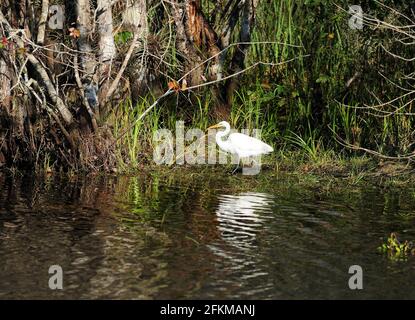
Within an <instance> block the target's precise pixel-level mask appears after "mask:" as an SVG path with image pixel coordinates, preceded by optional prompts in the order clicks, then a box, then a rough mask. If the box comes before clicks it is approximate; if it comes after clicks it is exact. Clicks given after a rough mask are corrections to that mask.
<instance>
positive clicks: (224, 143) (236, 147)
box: [208, 121, 274, 172]
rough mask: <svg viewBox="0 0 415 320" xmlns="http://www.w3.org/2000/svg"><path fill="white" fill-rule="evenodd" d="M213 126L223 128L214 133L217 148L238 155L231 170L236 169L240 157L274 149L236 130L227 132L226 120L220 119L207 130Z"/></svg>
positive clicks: (229, 127)
mask: <svg viewBox="0 0 415 320" xmlns="http://www.w3.org/2000/svg"><path fill="white" fill-rule="evenodd" d="M215 128H225V130H224V131H219V132H218V133H216V143H217V144H218V146H219V148H221V149H222V150H223V151H225V152H229V153H230V154H236V155H237V156H238V165H237V167H236V169H235V170H234V171H233V172H235V171H236V170H237V169H238V167H239V161H240V160H241V158H247V157H251V156H258V155H261V154H267V153H270V152H272V151H274V149H273V148H272V147H271V146H270V145H268V144H266V143H264V142H262V141H261V140H259V139H256V138H253V137H250V136H248V135H246V134H243V133H237V132H235V133H231V134H229V133H230V131H231V126H230V125H229V123H228V122H226V121H221V122H219V123H218V124H216V125H214V126H211V127H209V128H208V130H209V129H215ZM227 135H229V137H228V139H226V140H223V139H222V138H224V137H226V136H227Z"/></svg>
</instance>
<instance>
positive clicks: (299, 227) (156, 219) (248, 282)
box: [0, 176, 415, 299]
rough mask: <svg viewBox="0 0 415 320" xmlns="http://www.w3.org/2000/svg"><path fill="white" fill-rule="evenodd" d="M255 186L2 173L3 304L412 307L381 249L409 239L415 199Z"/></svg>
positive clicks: (401, 269) (279, 184) (407, 277)
mask: <svg viewBox="0 0 415 320" xmlns="http://www.w3.org/2000/svg"><path fill="white" fill-rule="evenodd" d="M246 179H251V180H250V182H249V184H247V185H245V183H246ZM255 179H256V178H247V177H227V178H226V177H225V178H221V179H215V177H214V176H209V177H202V178H200V177H199V178H195V179H192V178H189V177H187V179H183V180H182V179H173V178H171V179H170V178H157V177H154V176H153V177H150V176H142V177H122V178H114V177H101V178H88V179H80V180H73V181H71V180H67V179H56V178H48V179H45V180H43V179H41V180H39V179H33V178H31V177H23V178H8V177H5V176H0V190H1V192H0V299H5V298H38V299H49V298H52V299H54V298H86V299H89V298H115V299H121V298H127V299H170V298H173V299H185V298H195V299H204V298H207V299H210V298H215V299H222V298H224V299H225V298H226V299H233V298H242V299H293V298H307V299H318V298H329V299H336V298H358V299H360V298H411V299H414V298H415V285H414V279H415V257H411V256H409V257H407V258H404V259H400V260H396V259H391V258H388V257H387V256H386V255H382V254H380V253H379V252H378V251H377V248H378V247H379V246H380V245H381V244H382V242H384V241H385V239H386V237H387V236H388V235H389V234H390V233H391V232H397V233H398V234H399V236H400V237H401V238H403V239H408V240H415V211H414V209H415V203H414V199H415V194H414V192H413V190H409V189H408V190H406V189H397V190H393V189H391V190H385V189H379V188H376V187H372V186H367V187H364V188H362V187H359V188H356V189H350V188H347V190H336V192H334V191H333V192H330V191H325V192H321V190H306V189H304V188H302V187H300V186H296V185H295V184H292V183H291V182H288V181H285V180H284V178H273V179H274V180H273V181H271V182H269V181H268V183H267V184H266V185H264V184H262V183H259V182H257V181H255ZM235 186H236V187H235ZM345 189H346V188H345ZM51 265H59V266H61V267H62V269H63V272H64V275H63V283H64V289H63V290H57V291H52V290H50V289H49V287H48V279H49V277H50V275H49V274H48V270H49V267H50V266H51ZM351 265H360V266H361V267H362V268H363V272H364V278H363V282H364V289H363V290H360V291H352V290H350V289H349V287H348V280H349V277H350V276H351V275H350V274H348V270H349V267H350V266H351Z"/></svg>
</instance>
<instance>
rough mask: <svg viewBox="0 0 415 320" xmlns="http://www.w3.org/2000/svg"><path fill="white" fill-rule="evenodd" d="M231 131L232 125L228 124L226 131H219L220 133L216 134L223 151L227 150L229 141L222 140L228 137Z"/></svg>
mask: <svg viewBox="0 0 415 320" xmlns="http://www.w3.org/2000/svg"><path fill="white" fill-rule="evenodd" d="M230 131H231V127H230V125H229V124H228V123H227V124H225V130H224V131H219V132H218V133H216V143H217V144H218V146H219V147H220V148H221V149H223V150H225V151H226V150H227V149H228V146H229V143H228V141H227V140H222V138H224V137H226V136H227V135H228V134H229V132H230Z"/></svg>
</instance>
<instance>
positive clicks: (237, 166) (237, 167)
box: [232, 156, 241, 174]
mask: <svg viewBox="0 0 415 320" xmlns="http://www.w3.org/2000/svg"><path fill="white" fill-rule="evenodd" d="M240 161H241V159H240V158H239V156H238V164H237V165H236V168H235V170H233V171H232V174H234V173H235V172H236V170H238V169H239V162H240Z"/></svg>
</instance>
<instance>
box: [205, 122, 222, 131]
mask: <svg viewBox="0 0 415 320" xmlns="http://www.w3.org/2000/svg"><path fill="white" fill-rule="evenodd" d="M216 128H222V126H221V125H220V124H215V125H214V126H211V127H209V128H207V129H206V131H208V130H209V129H216Z"/></svg>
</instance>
